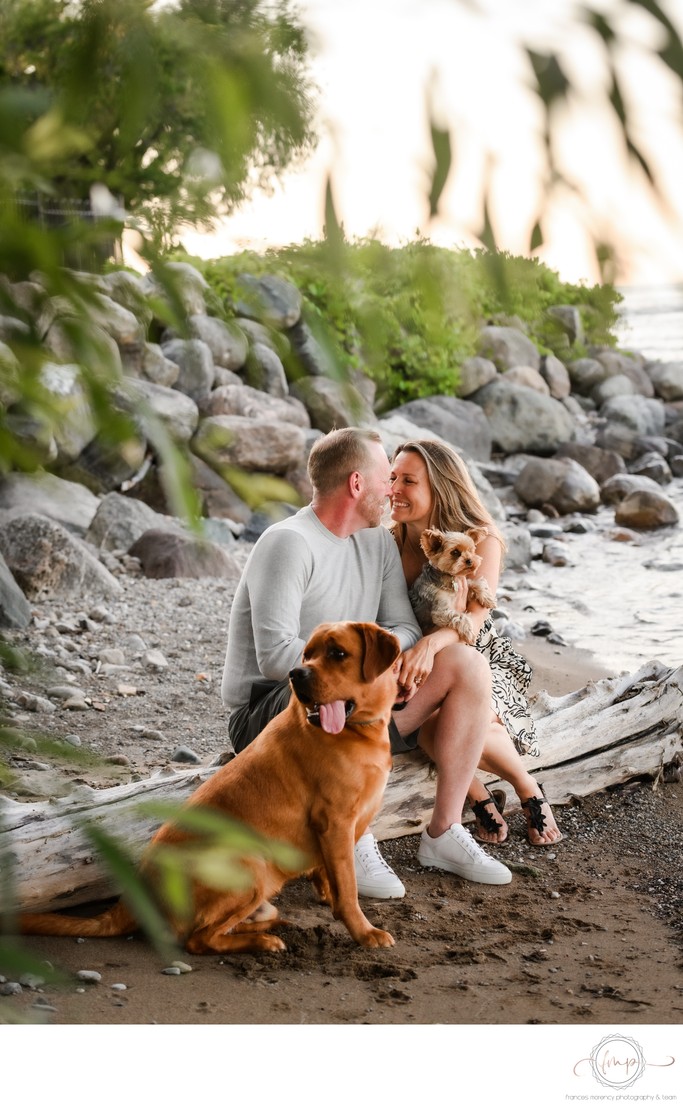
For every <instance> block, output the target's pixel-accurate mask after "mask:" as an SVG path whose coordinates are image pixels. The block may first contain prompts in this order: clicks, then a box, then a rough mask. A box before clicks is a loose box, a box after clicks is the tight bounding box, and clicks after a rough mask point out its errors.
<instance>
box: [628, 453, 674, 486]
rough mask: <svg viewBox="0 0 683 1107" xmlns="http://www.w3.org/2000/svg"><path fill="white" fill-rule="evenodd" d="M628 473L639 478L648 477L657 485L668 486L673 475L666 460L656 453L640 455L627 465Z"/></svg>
mask: <svg viewBox="0 0 683 1107" xmlns="http://www.w3.org/2000/svg"><path fill="white" fill-rule="evenodd" d="M629 472H630V473H634V474H635V475H636V476H639V477H650V479H651V480H653V481H655V482H656V483H657V484H670V483H671V481H672V480H673V473H672V472H671V469H670V468H669V466H668V465H667V463H666V460H665V459H664V458H663V457H662V455H661V454H658V453H654V452H652V453H648V454H641V456H640V457H637V458H636V459H635V461H632V462H631V463H630V465H629Z"/></svg>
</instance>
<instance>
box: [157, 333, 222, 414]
mask: <svg viewBox="0 0 683 1107" xmlns="http://www.w3.org/2000/svg"><path fill="white" fill-rule="evenodd" d="M161 349H162V352H163V354H164V357H167V358H170V360H171V361H175V363H176V365H177V366H178V376H177V377H176V381H175V384H174V386H173V387H174V388H176V389H177V390H178V392H183V393H184V394H185V395H186V396H189V397H190V399H192V400H194V402H195V403H196V404H200V403H201V402H202V400H205V399H206V397H207V396H208V395H209V392H210V391H211V389H212V387H213V380H214V376H215V368H214V363H213V357H212V356H211V350H210V349H209V347H208V346H207V344H206V342H202V340H201V339H199V338H187V339H185V338H174V339H172V340H171V341H170V342H165V343H164V344H163V345H162V347H161Z"/></svg>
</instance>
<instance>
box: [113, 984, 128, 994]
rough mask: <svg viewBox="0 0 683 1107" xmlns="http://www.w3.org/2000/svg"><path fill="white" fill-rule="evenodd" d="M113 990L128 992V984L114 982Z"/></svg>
mask: <svg viewBox="0 0 683 1107" xmlns="http://www.w3.org/2000/svg"><path fill="white" fill-rule="evenodd" d="M111 990H112V992H127V991H128V985H127V984H112V986H111Z"/></svg>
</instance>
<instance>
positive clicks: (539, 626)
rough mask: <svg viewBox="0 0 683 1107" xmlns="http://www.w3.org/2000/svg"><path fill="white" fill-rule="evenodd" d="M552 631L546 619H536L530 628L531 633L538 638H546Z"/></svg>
mask: <svg viewBox="0 0 683 1107" xmlns="http://www.w3.org/2000/svg"><path fill="white" fill-rule="evenodd" d="M552 630H553V628H552V627H551V625H550V623H549V622H547V620H546V619H538V621H537V622H535V623H534V624H533V626H532V627H531V633H532V634H535V635H536V636H537V637H538V638H546V637H547V636H548V635H549V634H552Z"/></svg>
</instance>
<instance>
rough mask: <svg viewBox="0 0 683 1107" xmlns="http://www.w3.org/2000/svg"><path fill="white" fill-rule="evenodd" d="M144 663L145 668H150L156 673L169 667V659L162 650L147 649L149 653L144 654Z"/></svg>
mask: <svg viewBox="0 0 683 1107" xmlns="http://www.w3.org/2000/svg"><path fill="white" fill-rule="evenodd" d="M142 664H143V665H144V667H145V669H150V670H151V671H152V672H155V673H160V672H162V671H163V670H164V669H168V661H167V660H166V658H165V657H164V655H163V653H162V652H161V650H147V653H145V654H143V657H142Z"/></svg>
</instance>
